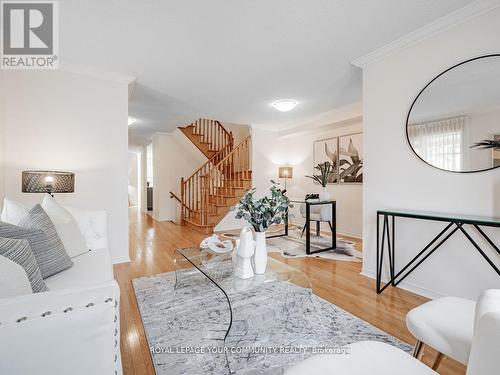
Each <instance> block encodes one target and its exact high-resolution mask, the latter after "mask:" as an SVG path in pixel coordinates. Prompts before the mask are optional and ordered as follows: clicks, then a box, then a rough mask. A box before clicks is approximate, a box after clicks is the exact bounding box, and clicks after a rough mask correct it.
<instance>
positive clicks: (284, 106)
mask: <svg viewBox="0 0 500 375" xmlns="http://www.w3.org/2000/svg"><path fill="white" fill-rule="evenodd" d="M297 104H298V102H297V101H296V100H295V99H280V100H276V101H275V102H274V103H273V107H274V108H275V109H277V110H278V111H280V112H288V111H291V110H292V109H294V108H295V106H296V105H297Z"/></svg>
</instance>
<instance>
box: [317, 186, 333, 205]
mask: <svg viewBox="0 0 500 375" xmlns="http://www.w3.org/2000/svg"><path fill="white" fill-rule="evenodd" d="M330 198H331V196H330V192H329V191H328V190H327V188H326V186H325V187H324V188H322V189H321V193H319V200H320V201H322V202H324V201H329V200H330Z"/></svg>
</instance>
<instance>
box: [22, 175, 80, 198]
mask: <svg viewBox="0 0 500 375" xmlns="http://www.w3.org/2000/svg"><path fill="white" fill-rule="evenodd" d="M74 191H75V174H74V173H72V172H62V171H23V172H22V192H23V193H47V194H50V195H51V196H54V193H73V192H74Z"/></svg>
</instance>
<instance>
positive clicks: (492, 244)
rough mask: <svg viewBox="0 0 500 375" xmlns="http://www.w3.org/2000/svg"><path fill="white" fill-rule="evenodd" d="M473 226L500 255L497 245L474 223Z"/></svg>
mask: <svg viewBox="0 0 500 375" xmlns="http://www.w3.org/2000/svg"><path fill="white" fill-rule="evenodd" d="M474 228H476V229H477V231H478V232H479V233H480V234H481V236H483V238H484V239H485V240H486V241H487V242H488V243H489V244H490V245H491V247H492V248H494V249H495V250H496V252H497V253H498V254H499V255H500V249H499V248H498V246H497V245H495V243H494V242H493V241H492V240H491V239H490V238H489V237H488V236H487V235H486V233H484V232H483V230H482V229H481V228H480V227H479V226H478V225H476V224H474Z"/></svg>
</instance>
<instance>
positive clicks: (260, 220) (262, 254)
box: [232, 180, 292, 274]
mask: <svg viewBox="0 0 500 375" xmlns="http://www.w3.org/2000/svg"><path fill="white" fill-rule="evenodd" d="M271 183H272V186H271V188H270V191H271V196H270V197H268V196H265V197H262V198H258V199H257V198H255V197H254V194H255V190H256V189H255V188H254V189H251V190H249V191H247V192H246V193H245V195H244V196H243V198H241V199H240V201H239V202H238V204H237V205H236V206H234V207H233V208H232V210H234V211H236V216H235V217H236V219H245V220H246V221H247V222H248V223H249V224H250V225H252V227H253V229H254V230H255V255H254V267H255V273H256V274H262V273H264V272H265V271H266V266H267V247H266V230H267V229H268V228H269V227H270V226H271V225H272V224H281V223H282V222H286V220H287V212H288V208H289V207H292V206H291V205H290V200H289V199H288V198H287V196H286V195H285V194H284V193H283V191H282V190H281V189H280V188H279V184H278V183H276V182H274V181H272V180H271Z"/></svg>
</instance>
